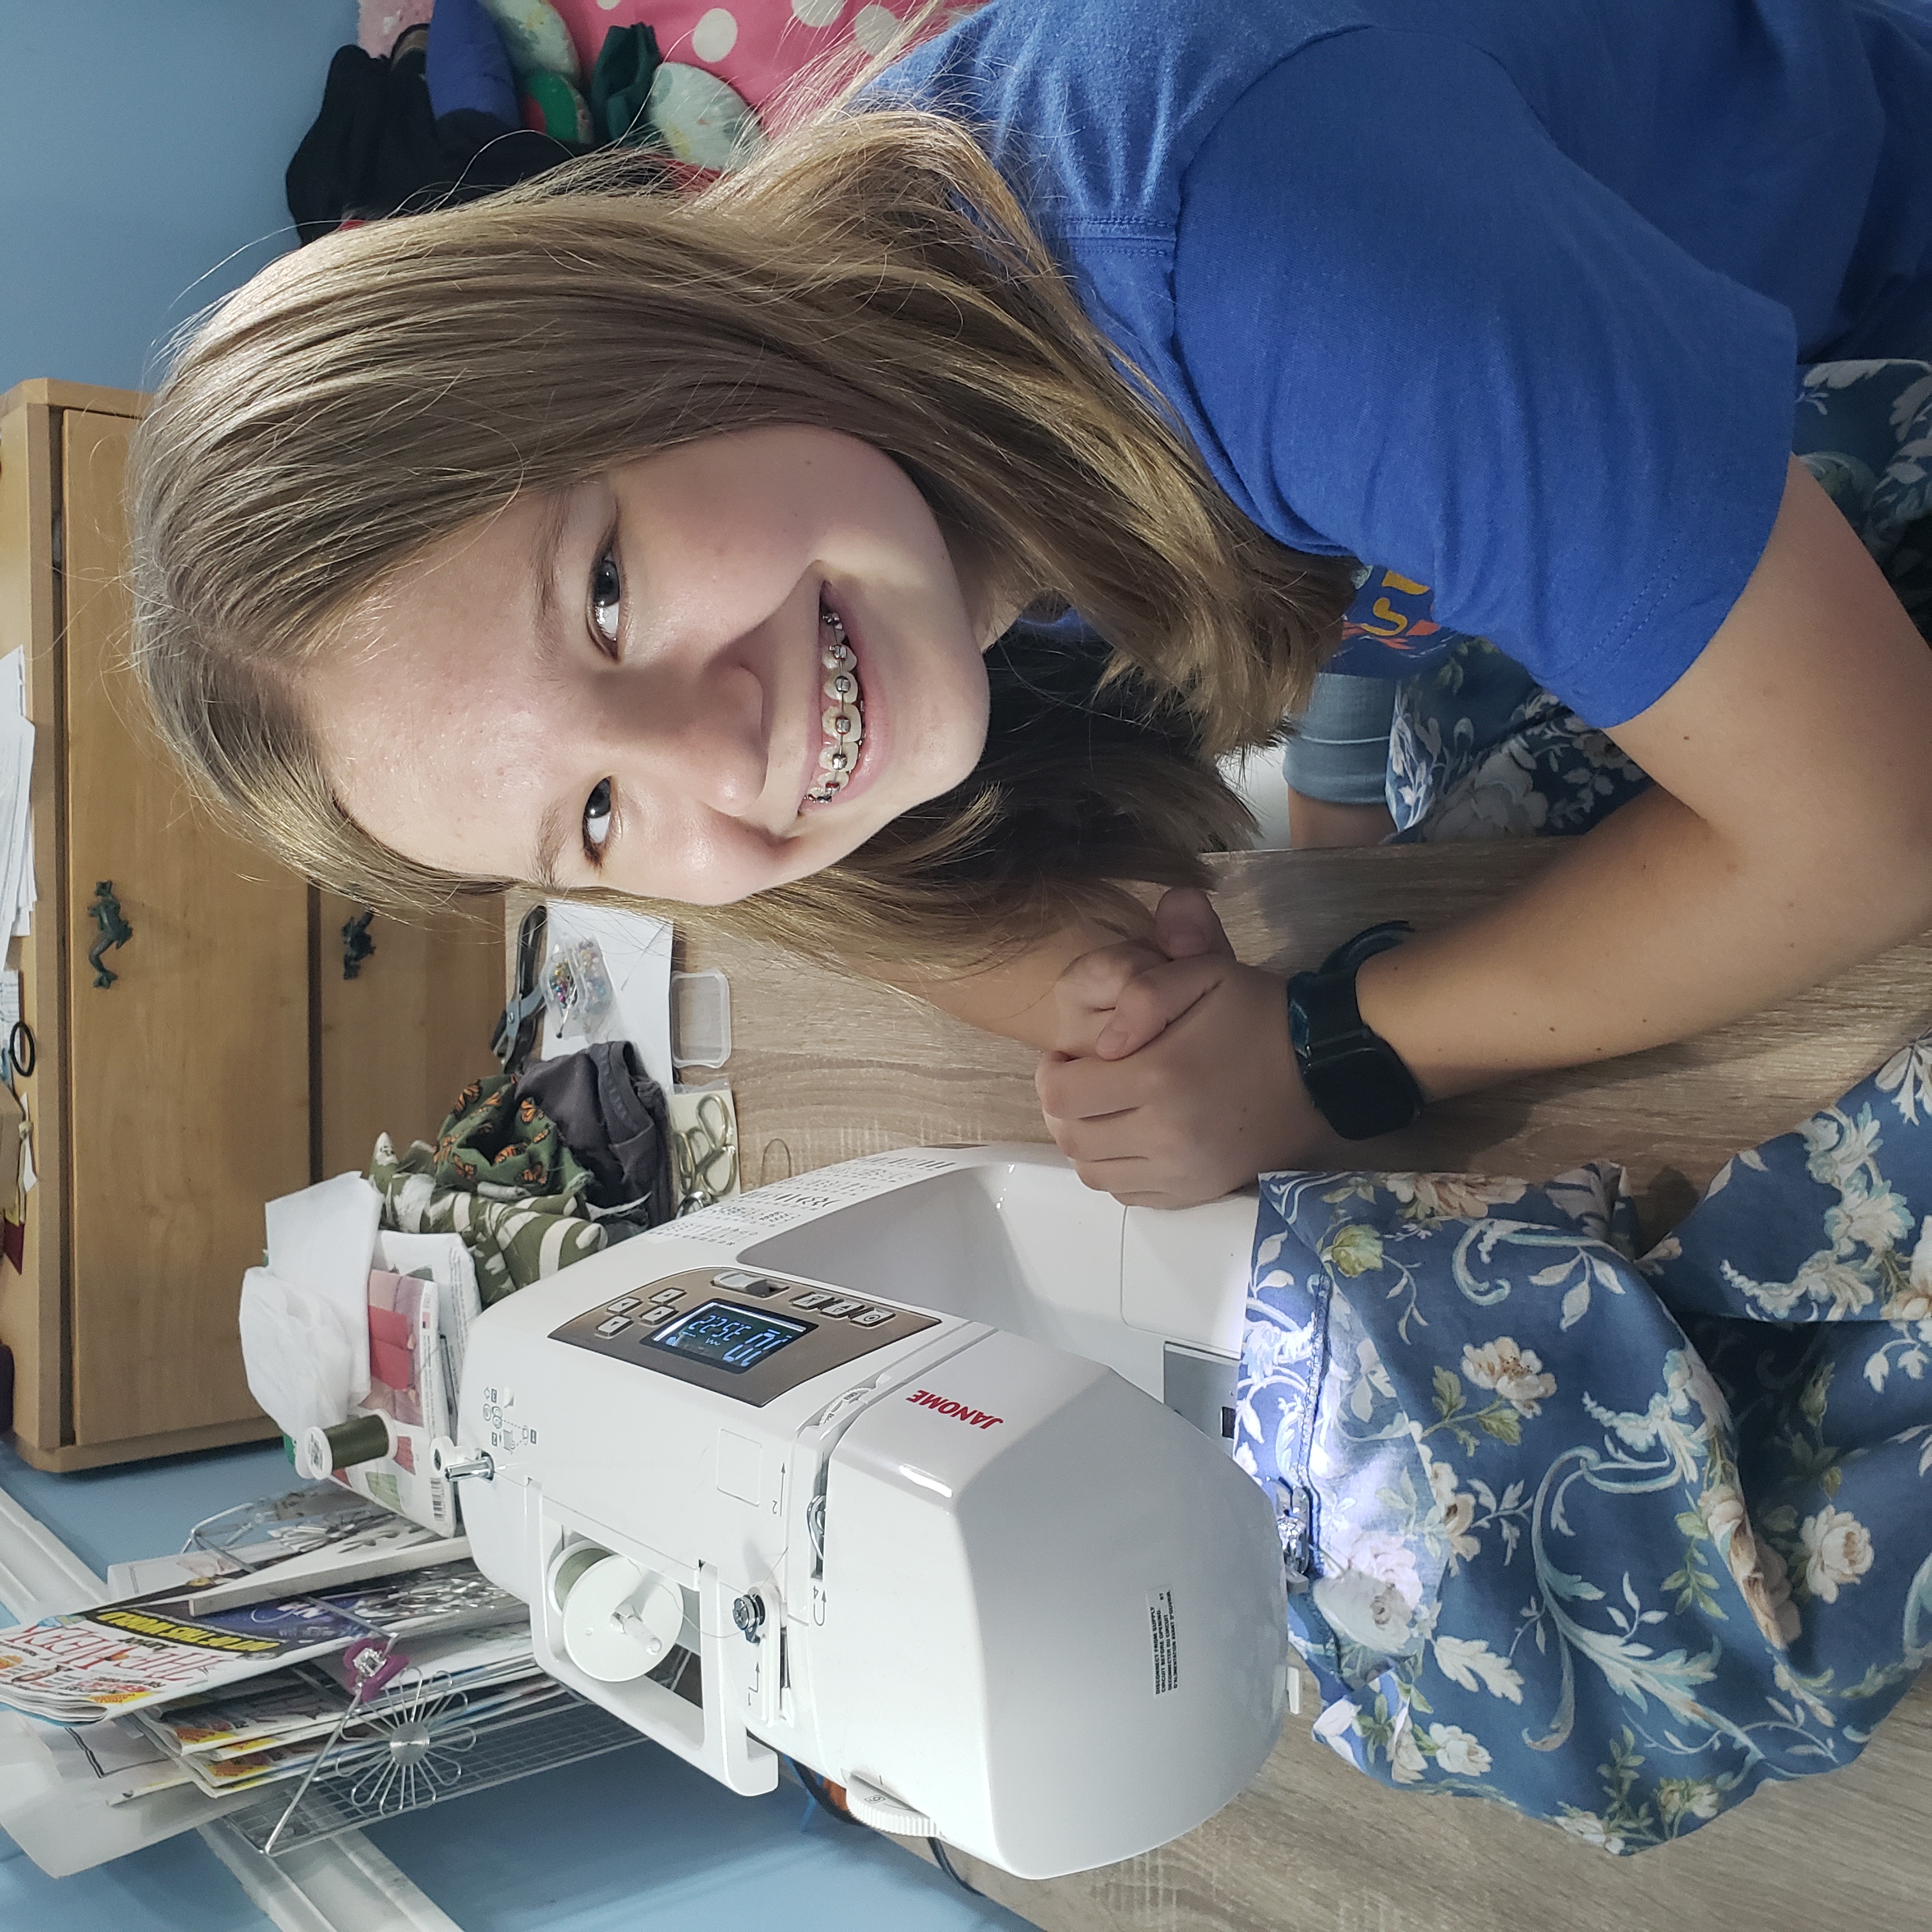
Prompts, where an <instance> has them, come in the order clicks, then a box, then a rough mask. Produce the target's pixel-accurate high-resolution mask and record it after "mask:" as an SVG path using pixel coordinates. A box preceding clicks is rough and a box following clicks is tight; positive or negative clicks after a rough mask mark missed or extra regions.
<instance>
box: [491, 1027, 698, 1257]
mask: <svg viewBox="0 0 1932 1932" xmlns="http://www.w3.org/2000/svg"><path fill="white" fill-rule="evenodd" d="M517 1098H518V1099H519V1100H523V1099H526V1098H527V1099H529V1100H534V1101H535V1103H536V1104H537V1105H538V1107H540V1108H541V1109H542V1110H543V1111H544V1113H546V1114H547V1115H549V1116H550V1118H551V1120H553V1121H554V1122H555V1123H556V1129H557V1132H558V1133H559V1134H561V1135H562V1137H563V1142H564V1145H565V1146H566V1147H568V1148H569V1149H570V1151H571V1153H572V1154H575V1155H576V1157H577V1159H578V1160H579V1161H580V1162H581V1163H583V1166H584V1167H585V1169H586V1170H587V1171H588V1172H589V1175H590V1178H591V1186H590V1195H589V1200H590V1205H592V1207H594V1208H618V1207H622V1206H624V1205H626V1204H628V1203H630V1202H642V1203H643V1207H642V1208H640V1210H639V1211H638V1216H637V1218H639V1219H640V1220H646V1221H648V1222H649V1223H651V1225H652V1226H656V1224H657V1223H658V1222H660V1221H667V1220H670V1212H671V1199H670V1166H669V1162H668V1160H667V1138H666V1136H667V1127H666V1120H665V1108H664V1093H663V1090H662V1089H661V1088H659V1086H658V1083H657V1082H655V1080H653V1079H652V1078H651V1077H650V1076H649V1074H647V1073H646V1072H645V1071H644V1070H643V1067H641V1066H640V1064H638V1061H637V1049H635V1048H634V1047H633V1046H631V1043H630V1042H629V1041H628V1040H600V1041H599V1042H598V1043H597V1044H596V1045H595V1046H590V1047H586V1049H584V1050H583V1052H581V1053H572V1054H568V1055H565V1056H563V1057H562V1058H560V1059H556V1060H544V1061H538V1063H537V1064H536V1065H535V1066H534V1067H531V1068H530V1069H529V1071H528V1072H527V1073H525V1074H524V1075H523V1078H522V1079H520V1080H519V1081H518V1082H517Z"/></svg>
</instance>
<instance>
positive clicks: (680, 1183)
mask: <svg viewBox="0 0 1932 1932" xmlns="http://www.w3.org/2000/svg"><path fill="white" fill-rule="evenodd" d="M671 1160H672V1167H673V1173H674V1175H675V1177H676V1181H677V1194H678V1199H677V1211H678V1213H679V1214H696V1213H697V1211H698V1209H699V1208H709V1207H710V1206H711V1205H712V1203H713V1202H715V1201H717V1200H718V1199H721V1197H722V1196H724V1195H727V1194H728V1193H730V1191H731V1190H732V1187H733V1186H734V1185H735V1184H736V1181H737V1178H738V1139H737V1136H736V1135H735V1134H734V1133H733V1132H732V1130H731V1110H730V1108H728V1107H727V1106H725V1104H724V1099H723V1097H722V1096H721V1095H719V1094H700V1096H699V1097H698V1101H697V1118H696V1120H694V1121H693V1122H692V1124H691V1125H690V1126H689V1127H685V1128H684V1129H682V1130H680V1131H679V1132H678V1133H675V1134H673V1136H671Z"/></svg>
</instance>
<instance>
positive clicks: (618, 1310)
mask: <svg viewBox="0 0 1932 1932" xmlns="http://www.w3.org/2000/svg"><path fill="white" fill-rule="evenodd" d="M634 1307H637V1297H636V1296H635V1295H625V1297H624V1298H623V1299H622V1301H607V1302H606V1303H605V1304H604V1313H605V1314H606V1315H628V1314H629V1313H630V1312H631V1310H632V1309H634Z"/></svg>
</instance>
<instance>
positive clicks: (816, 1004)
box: [683, 840, 1932, 1924]
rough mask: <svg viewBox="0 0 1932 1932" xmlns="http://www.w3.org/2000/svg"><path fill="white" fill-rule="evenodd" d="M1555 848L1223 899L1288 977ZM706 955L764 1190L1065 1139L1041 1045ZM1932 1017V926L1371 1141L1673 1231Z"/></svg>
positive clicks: (1387, 854)
mask: <svg viewBox="0 0 1932 1932" xmlns="http://www.w3.org/2000/svg"><path fill="white" fill-rule="evenodd" d="M1553 856H1555V847H1554V841H1539V840H1525V841H1512V842H1508V843H1502V844H1487V845H1447V846H1445V845H1437V846H1427V847H1382V848H1376V849H1374V850H1367V851H1336V852H1304V853H1290V852H1254V853H1242V854H1239V855H1238V856H1229V857H1226V858H1223V859H1218V860H1217V861H1216V862H1215V864H1216V870H1217V873H1218V874H1219V881H1220V883H1219V886H1218V889H1217V895H1216V896H1217V903H1218V904H1219V906H1220V911H1221V914H1222V916H1223V920H1224V921H1225V922H1226V926H1227V927H1228V930H1229V935H1230V937H1231V938H1232V939H1233V941H1234V943H1235V948H1236V950H1238V952H1239V953H1240V954H1241V956H1242V958H1243V959H1248V960H1251V961H1254V962H1258V963H1262V964H1268V965H1276V966H1278V967H1280V968H1283V969H1284V970H1286V969H1288V968H1295V967H1299V966H1302V965H1309V964H1312V963H1313V962H1314V961H1315V960H1316V959H1319V958H1320V957H1321V956H1322V954H1323V953H1325V952H1327V951H1328V950H1329V948H1330V947H1332V946H1334V945H1335V944H1337V942H1338V941H1340V940H1342V939H1343V938H1346V937H1347V936H1348V935H1349V934H1350V933H1351V932H1356V931H1358V930H1359V929H1361V927H1363V926H1367V925H1369V924H1370V923H1372V922H1374V921H1375V920H1376V919H1391V918H1405V919H1412V920H1413V921H1414V922H1415V924H1416V926H1418V928H1421V929H1427V928H1428V927H1430V926H1438V925H1441V924H1442V923H1444V922H1446V921H1447V920H1448V919H1452V918H1454V917H1455V916H1457V915H1458V914H1460V913H1464V912H1467V911H1469V910H1473V909H1475V907H1478V906H1481V905H1483V904H1487V903H1488V902H1489V901H1491V900H1493V899H1494V898H1498V897H1499V896H1501V895H1502V894H1503V893H1504V892H1506V891H1508V889H1510V888H1511V886H1514V885H1515V884H1516V883H1517V882H1518V881H1520V880H1523V879H1525V878H1526V877H1529V876H1530V875H1531V874H1532V873H1534V872H1535V871H1538V870H1539V869H1540V868H1541V867H1542V866H1544V865H1547V863H1548V862H1549V861H1550V859H1551V858H1552V857H1553ZM685 954H686V956H685V960H684V962H683V963H684V964H685V965H687V966H690V967H702V966H709V967H717V968H720V969H721V970H722V971H724V973H725V974H726V975H727V977H728V978H729V979H730V982H731V1016H732V1033H733V1052H732V1056H731V1059H730V1064H729V1065H728V1066H727V1067H725V1068H724V1070H723V1072H724V1073H725V1075H726V1076H727V1077H728V1078H729V1079H730V1082H731V1085H732V1089H733V1093H734V1094H735V1095H736V1100H737V1105H738V1118H739V1135H740V1139H741V1142H742V1146H743V1148H744V1151H745V1163H744V1165H745V1183H746V1184H747V1185H748V1186H754V1185H756V1184H758V1183H760V1182H762V1181H778V1180H782V1179H784V1178H786V1176H787V1175H790V1174H796V1173H802V1172H805V1170H806V1169H810V1168H814V1167H823V1166H826V1164H827V1163H830V1162H832V1161H835V1160H847V1159H850V1157H852V1156H853V1155H855V1154H870V1153H874V1152H876V1151H878V1150H880V1149H881V1148H892V1147H904V1146H909V1145H915V1144H916V1145H926V1146H936V1145H944V1144H947V1143H950V1142H974V1141H988V1140H1031V1141H1039V1140H1044V1139H1046V1130H1045V1128H1044V1127H1043V1124H1042V1123H1041V1121H1040V1112H1039V1108H1038V1106H1037V1103H1036V1102H1035V1100H1034V1091H1033V1059H1034V1057H1033V1055H1031V1053H1030V1052H1028V1050H1027V1049H1025V1048H1023V1047H1020V1046H1015V1045H1013V1043H1010V1042H1009V1041H1005V1040H996V1039H995V1038H993V1037H991V1036H990V1035H988V1034H982V1033H980V1032H977V1031H975V1030H974V1028H971V1027H968V1026H967V1025H964V1024H963V1023H962V1022H959V1021H957V1020H955V1019H951V1018H950V1017H949V1016H947V1015H946V1014H944V1013H939V1012H938V1011H936V1010H935V1009H933V1008H932V1007H928V1006H926V1005H924V1004H922V1003H921V1002H919V1001H916V1000H913V999H910V998H907V997H906V996H905V995H901V994H898V993H895V992H892V991H890V990H889V989H886V988H883V987H880V986H872V985H868V984H866V983H862V982H859V981H854V980H848V979H844V978H841V977H838V976H836V975H834V974H827V973H824V972H822V971H817V970H816V969H814V968H810V967H807V966H802V965H799V963H798V962H796V960H794V959H791V958H790V957H789V956H787V955H784V954H781V953H776V952H773V951H771V950H767V949H764V948H759V947H750V946H742V945H722V944H715V943H713V944H700V943H698V942H695V941H694V942H691V944H688V946H687V947H686V948H685ZM1929 1021H1932V935H1927V938H1926V939H1924V940H1921V941H1915V942H1914V943H1912V944H1910V945H1907V946H1901V947H1897V948H1896V949H1894V950H1893V951H1892V952H1891V953H1886V954H1885V955H1884V956H1882V958H1880V959H1876V960H1874V961H1873V962H1870V963H1869V964H1868V965H1864V966H1861V967H1858V968H1854V969H1853V970H1852V971H1850V972H1849V973H1846V974H1843V975H1842V976H1841V977H1840V978H1839V979H1838V980H1835V981H1834V982H1832V983H1831V984H1830V985H1829V986H1825V987H1823V988H1821V989H1819V990H1817V991H1816V992H1811V993H1808V994H1805V995H1801V996H1799V998H1796V999H1794V1000H1792V1001H1789V1002H1787V1004H1785V1005H1784V1006H1782V1007H1778V1008H1776V1009H1775V1010H1772V1011H1770V1012H1769V1013H1763V1014H1760V1015H1757V1016H1754V1017H1753V1018H1752V1019H1748V1020H1740V1021H1739V1022H1736V1024H1734V1025H1731V1026H1728V1027H1725V1028H1722V1029H1721V1030H1719V1031H1717V1032H1715V1033H1712V1034H1707V1035H1706V1036H1705V1037H1703V1038H1702V1039H1700V1040H1693V1041H1690V1042H1687V1043H1685V1044H1683V1045H1682V1046H1668V1047H1659V1048H1657V1049H1653V1050H1652V1052H1648V1053H1643V1054H1638V1055H1632V1056H1631V1057H1630V1058H1628V1059H1625V1060H1620V1061H1616V1062H1613V1063H1612V1064H1610V1065H1608V1066H1605V1067H1586V1068H1581V1069H1577V1070H1571V1071H1568V1072H1565V1073H1553V1074H1547V1075H1542V1076H1538V1077H1536V1078H1535V1079H1527V1080H1523V1081H1520V1082H1516V1083H1514V1084H1513V1085H1510V1086H1508V1087H1504V1088H1497V1089H1496V1090H1494V1091H1492V1092H1490V1093H1487V1094H1474V1095H1471V1096H1469V1097H1466V1098H1465V1099H1463V1100H1457V1101H1453V1102H1451V1103H1448V1104H1446V1105H1445V1106H1440V1107H1437V1108H1434V1109H1431V1110H1430V1113H1429V1115H1427V1117H1426V1118H1424V1120H1423V1121H1421V1122H1419V1123H1418V1124H1417V1126H1416V1127H1414V1128H1413V1129H1412V1130H1409V1132H1408V1133H1403V1134H1399V1135H1391V1136H1389V1137H1388V1139H1386V1140H1383V1141H1380V1142H1375V1143H1373V1145H1370V1146H1367V1147H1366V1148H1364V1163H1365V1164H1367V1165H1370V1166H1376V1167H1379V1168H1394V1169H1400V1168H1420V1169H1448V1170H1451V1171H1456V1170H1462V1171H1476V1172H1486V1173H1490V1174H1510V1175H1521V1176H1523V1177H1525V1178H1529V1179H1532V1180H1541V1179H1547V1178H1548V1177H1549V1176H1550V1175H1553V1174H1558V1173H1561V1172H1562V1171H1563V1170H1564V1169H1565V1168H1567V1167H1571V1166H1574V1165H1576V1163H1578V1162H1579V1161H1583V1160H1593V1159H1606V1160H1618V1161H1622V1163H1624V1164H1625V1166H1626V1167H1627V1168H1628V1169H1629V1170H1630V1174H1631V1185H1632V1188H1633V1190H1634V1193H1636V1195H1637V1199H1638V1202H1639V1205H1640V1208H1641V1210H1642V1211H1643V1216H1644V1219H1645V1221H1646V1225H1647V1226H1650V1227H1652V1228H1655V1229H1658V1231H1660V1232H1661V1230H1662V1229H1663V1228H1664V1227H1667V1226H1669V1225H1670V1224H1671V1223H1674V1222H1675V1221H1676V1220H1678V1219H1679V1218H1680V1217H1682V1214H1683V1213H1684V1212H1685V1210H1686V1209H1687V1208H1688V1207H1689V1206H1690V1205H1691V1202H1692V1201H1693V1200H1694V1199H1695V1198H1696V1196H1697V1193H1699V1192H1700V1191H1701V1190H1702V1188H1703V1185H1704V1184H1705V1183H1706V1181H1709V1178H1711V1176H1712V1175H1713V1174H1715V1172H1717V1170H1718V1168H1719V1167H1720V1166H1722V1165H1723V1163H1724V1160H1726V1158H1727V1157H1728V1156H1729V1155H1730V1154H1732V1153H1733V1152H1735V1151H1736V1150H1737V1149H1738V1148H1745V1147H1751V1146H1754V1145H1756V1144H1757V1142H1760V1141H1762V1140H1765V1139H1769V1137H1770V1136H1772V1135H1773V1134H1775V1133H1781V1132H1783V1131H1784V1130H1785V1129H1787V1128H1788V1127H1791V1126H1792V1125H1793V1124H1794V1123H1795V1122H1796V1121H1799V1119H1801V1118H1803V1117H1804V1115H1806V1114H1807V1113H1808V1112H1811V1110H1812V1109H1814V1107H1816V1106H1819V1105H1820V1104H1821V1103H1823V1102H1825V1101H1827V1100H1832V1099H1833V1098H1835V1097H1836V1096H1837V1095H1838V1094H1840V1093H1841V1092H1842V1091H1843V1090H1844V1089H1845V1088H1846V1087H1848V1086H1849V1085H1851V1084H1852V1082H1854V1081H1855V1080H1857V1079H1859V1078H1860V1077H1861V1076H1863V1075H1864V1074H1865V1073H1869V1072H1870V1070H1872V1068H1873V1067H1876V1066H1877V1065H1878V1064H1879V1063H1880V1062H1881V1061H1882V1060H1884V1059H1885V1057H1886V1056H1887V1055H1889V1054H1890V1053H1891V1052H1892V1051H1893V1050H1894V1049H1895V1048H1897V1046H1900V1044H1902V1043H1903V1042H1904V1041H1905V1040H1909V1039H1910V1038H1912V1037H1913V1036H1914V1035H1915V1034H1917V1033H1918V1032H1920V1031H1922V1030H1923V1029H1924V1027H1925V1025H1927V1023H1928V1022H1929ZM1927 1922H1928V1924H1932V1913H1928V1918H1927Z"/></svg>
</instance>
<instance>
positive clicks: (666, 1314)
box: [637, 1307, 677, 1322]
mask: <svg viewBox="0 0 1932 1932" xmlns="http://www.w3.org/2000/svg"><path fill="white" fill-rule="evenodd" d="M676 1313H677V1310H676V1309H675V1308H673V1307H659V1308H640V1309H639V1310H638V1311H637V1319H638V1320H639V1321H640V1322H664V1321H667V1320H669V1319H670V1317H671V1316H673V1315H675V1314H676Z"/></svg>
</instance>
